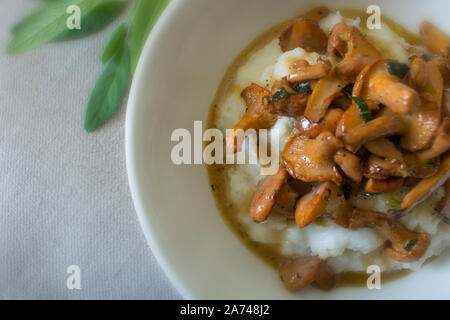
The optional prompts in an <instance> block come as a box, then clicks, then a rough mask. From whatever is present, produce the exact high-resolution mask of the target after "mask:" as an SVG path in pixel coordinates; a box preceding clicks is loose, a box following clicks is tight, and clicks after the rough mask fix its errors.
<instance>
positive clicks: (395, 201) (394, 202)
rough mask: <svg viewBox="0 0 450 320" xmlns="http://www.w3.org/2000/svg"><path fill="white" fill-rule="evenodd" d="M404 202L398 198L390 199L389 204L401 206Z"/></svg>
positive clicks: (396, 206) (394, 206)
mask: <svg viewBox="0 0 450 320" xmlns="http://www.w3.org/2000/svg"><path fill="white" fill-rule="evenodd" d="M401 205H402V203H401V202H400V201H398V200H396V199H389V202H388V206H389V207H391V208H394V209H395V208H400V206H401Z"/></svg>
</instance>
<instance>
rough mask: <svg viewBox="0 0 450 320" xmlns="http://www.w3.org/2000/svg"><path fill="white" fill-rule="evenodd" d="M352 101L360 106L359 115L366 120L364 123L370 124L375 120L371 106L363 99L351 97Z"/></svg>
mask: <svg viewBox="0 0 450 320" xmlns="http://www.w3.org/2000/svg"><path fill="white" fill-rule="evenodd" d="M350 99H352V100H353V101H354V102H355V103H356V105H357V106H358V110H359V115H360V116H361V118H362V119H363V120H364V122H369V121H370V120H372V119H373V115H372V111H370V109H369V106H368V105H367V103H366V101H364V99H363V98H361V97H354V96H350Z"/></svg>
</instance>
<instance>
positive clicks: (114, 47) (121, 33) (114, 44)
mask: <svg viewBox="0 0 450 320" xmlns="http://www.w3.org/2000/svg"><path fill="white" fill-rule="evenodd" d="M127 30H128V28H127V26H126V24H122V25H120V26H119V27H118V28H117V29H116V30H115V31H114V33H113V34H112V35H111V38H110V40H109V42H108V44H107V45H106V48H105V51H104V52H103V56H102V62H103V63H104V64H105V63H107V62H108V61H109V60H110V59H111V58H112V57H113V56H114V54H115V53H116V52H117V51H118V50H119V49H120V47H121V46H122V45H123V43H124V40H125V36H126V34H127Z"/></svg>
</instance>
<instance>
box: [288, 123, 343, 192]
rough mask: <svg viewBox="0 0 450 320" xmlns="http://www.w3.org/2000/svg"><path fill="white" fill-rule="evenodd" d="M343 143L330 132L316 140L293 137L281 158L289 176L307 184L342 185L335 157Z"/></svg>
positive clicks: (322, 134) (324, 133) (323, 133)
mask: <svg viewBox="0 0 450 320" xmlns="http://www.w3.org/2000/svg"><path fill="white" fill-rule="evenodd" d="M339 148H342V144H341V142H340V141H339V140H338V139H336V138H335V137H334V136H333V134H331V133H330V132H328V131H325V132H322V133H321V134H320V135H318V136H317V138H315V139H309V138H306V137H301V136H300V137H298V136H293V137H291V138H290V139H289V141H288V142H287V143H286V146H285V147H284V150H283V153H282V155H281V158H282V160H283V164H284V166H285V168H286V170H287V171H288V172H289V174H290V175H291V176H292V177H294V178H296V179H299V180H302V181H305V182H315V181H333V182H334V183H336V184H337V185H340V184H341V181H342V177H341V175H340V174H339V171H338V170H337V168H336V166H335V164H334V162H333V160H332V159H333V156H334V154H335V152H336V150H337V149H339Z"/></svg>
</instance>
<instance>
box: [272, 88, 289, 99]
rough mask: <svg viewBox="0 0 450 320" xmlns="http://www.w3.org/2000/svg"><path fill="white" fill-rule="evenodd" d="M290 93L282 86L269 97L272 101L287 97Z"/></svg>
mask: <svg viewBox="0 0 450 320" xmlns="http://www.w3.org/2000/svg"><path fill="white" fill-rule="evenodd" d="M290 95H291V94H290V93H289V92H287V91H286V89H285V88H284V87H283V88H281V90H280V91H277V92H276V93H275V94H274V95H273V96H272V98H271V100H272V101H278V100H281V99H284V98H287V97H289V96H290Z"/></svg>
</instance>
